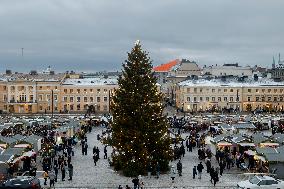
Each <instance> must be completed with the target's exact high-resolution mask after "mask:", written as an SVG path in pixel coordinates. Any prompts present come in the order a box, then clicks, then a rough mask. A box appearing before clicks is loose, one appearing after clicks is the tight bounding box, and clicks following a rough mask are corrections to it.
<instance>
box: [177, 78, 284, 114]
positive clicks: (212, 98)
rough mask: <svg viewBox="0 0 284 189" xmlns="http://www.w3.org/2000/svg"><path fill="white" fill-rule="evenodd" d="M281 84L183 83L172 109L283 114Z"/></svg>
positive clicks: (212, 81) (206, 81)
mask: <svg viewBox="0 0 284 189" xmlns="http://www.w3.org/2000/svg"><path fill="white" fill-rule="evenodd" d="M283 97H284V84H282V83H278V82H274V81H271V80H261V81H249V82H246V83H240V82H237V81H230V82H222V81H220V80H210V81H209V80H203V79H202V80H197V81H192V80H188V81H184V82H181V83H179V84H178V86H177V89H176V99H177V100H176V105H177V107H178V108H180V109H183V110H184V111H188V112H192V111H193V112H196V111H208V110H218V111H222V110H224V109H226V110H228V109H232V110H235V111H254V110H267V111H271V110H275V111H280V110H283V108H284V107H283V106H284V100H283Z"/></svg>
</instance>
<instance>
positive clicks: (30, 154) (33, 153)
mask: <svg viewBox="0 0 284 189" xmlns="http://www.w3.org/2000/svg"><path fill="white" fill-rule="evenodd" d="M35 154H36V153H35V152H33V151H28V152H25V153H23V155H22V156H28V157H32V156H33V155H35Z"/></svg>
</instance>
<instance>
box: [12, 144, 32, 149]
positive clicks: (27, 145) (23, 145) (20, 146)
mask: <svg viewBox="0 0 284 189" xmlns="http://www.w3.org/2000/svg"><path fill="white" fill-rule="evenodd" d="M27 147H30V144H16V145H15V146H14V148H27Z"/></svg>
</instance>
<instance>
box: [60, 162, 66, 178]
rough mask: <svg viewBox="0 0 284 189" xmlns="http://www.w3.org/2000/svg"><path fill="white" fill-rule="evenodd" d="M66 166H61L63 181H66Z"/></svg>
mask: <svg viewBox="0 0 284 189" xmlns="http://www.w3.org/2000/svg"><path fill="white" fill-rule="evenodd" d="M65 174H66V173H65V165H64V164H63V165H62V166H61V176H62V179H61V180H62V181H65Z"/></svg>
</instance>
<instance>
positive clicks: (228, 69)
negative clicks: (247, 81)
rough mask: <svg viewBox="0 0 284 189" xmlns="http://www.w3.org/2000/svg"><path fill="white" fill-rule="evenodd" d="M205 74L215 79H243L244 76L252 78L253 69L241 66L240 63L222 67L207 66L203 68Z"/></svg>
mask: <svg viewBox="0 0 284 189" xmlns="http://www.w3.org/2000/svg"><path fill="white" fill-rule="evenodd" d="M203 74H204V75H211V76H215V77H222V76H235V77H242V76H252V74H253V69H252V68H251V67H249V66H245V67H242V66H239V65H238V63H235V64H224V65H222V66H220V65H215V66H206V67H204V68H203Z"/></svg>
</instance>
